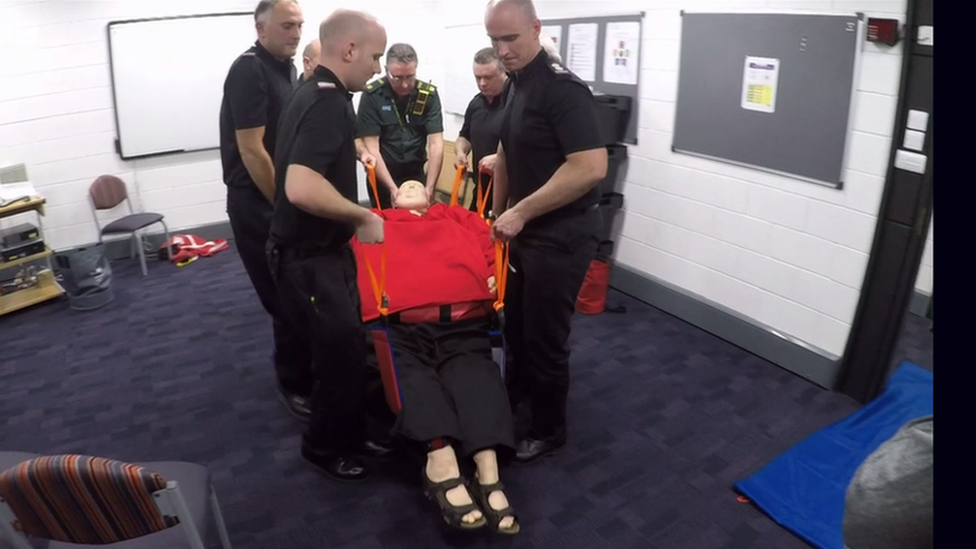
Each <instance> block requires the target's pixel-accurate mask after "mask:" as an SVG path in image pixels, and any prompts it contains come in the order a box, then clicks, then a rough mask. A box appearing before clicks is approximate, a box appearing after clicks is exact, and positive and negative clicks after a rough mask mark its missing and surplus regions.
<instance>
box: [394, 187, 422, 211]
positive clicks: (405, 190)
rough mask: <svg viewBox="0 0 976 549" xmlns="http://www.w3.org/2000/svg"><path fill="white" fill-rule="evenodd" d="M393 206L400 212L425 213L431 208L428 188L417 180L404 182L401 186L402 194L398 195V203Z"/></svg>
mask: <svg viewBox="0 0 976 549" xmlns="http://www.w3.org/2000/svg"><path fill="white" fill-rule="evenodd" d="M393 205H394V206H395V207H396V208H398V209H400V210H410V211H411V212H414V213H424V212H426V211H427V208H429V207H430V202H429V201H428V200H427V188H426V187H425V186H424V184H423V183H421V182H420V181H417V180H416V179H411V180H408V181H404V182H403V184H401V185H400V192H398V193H397V197H396V202H395V203H394V204H393Z"/></svg>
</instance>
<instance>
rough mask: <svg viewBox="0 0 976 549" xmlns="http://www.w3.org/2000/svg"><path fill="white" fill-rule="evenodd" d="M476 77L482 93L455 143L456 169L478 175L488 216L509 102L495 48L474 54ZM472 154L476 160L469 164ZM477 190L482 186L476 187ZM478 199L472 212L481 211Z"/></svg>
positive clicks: (470, 105) (470, 107)
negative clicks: (500, 136)
mask: <svg viewBox="0 0 976 549" xmlns="http://www.w3.org/2000/svg"><path fill="white" fill-rule="evenodd" d="M473 70H474V77H475V80H476V81H477V82H478V89H479V90H480V93H479V94H478V95H476V96H474V97H473V98H472V99H471V102H470V103H468V108H467V109H465V111H464V123H463V124H462V125H461V131H460V132H459V133H458V138H457V140H456V141H455V142H454V153H455V155H456V156H457V158H456V159H455V161H454V166H455V167H457V166H460V165H464V166H465V167H466V168H467V170H468V173H469V174H472V175H473V176H474V180H475V182H476V185H478V186H479V187H480V190H481V196H483V197H484V201H485V209H484V212H482V213H484V214H485V216H487V215H488V213H489V212H490V211H491V197H492V195H493V193H492V189H490V188H488V183H489V181H491V177H492V173H493V172H494V170H495V159H496V158H497V155H496V154H495V152H496V151H497V150H498V137H499V134H500V133H501V128H502V116H503V115H504V114H505V101H504V96H503V95H502V90H503V89H504V87H505V80H506V74H505V67H504V66H503V65H502V62H501V60H500V59H498V54H497V53H495V49H494V48H490V47H489V48H484V49H481V50H478V52H477V53H475V54H474V69H473ZM468 153H470V154H471V159H472V161H471V162H470V163H469V162H468ZM475 189H476V190H477V189H478V187H476V188H475ZM478 196H479V194H478V193H477V192H476V193H475V199H474V200H472V201H471V208H470V209H471V211H473V212H476V211H478V208H479V206H480V205H479V204H478Z"/></svg>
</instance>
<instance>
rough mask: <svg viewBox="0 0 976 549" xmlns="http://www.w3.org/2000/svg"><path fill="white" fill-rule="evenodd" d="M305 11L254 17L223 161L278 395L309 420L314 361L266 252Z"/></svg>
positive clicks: (237, 238)
mask: <svg viewBox="0 0 976 549" xmlns="http://www.w3.org/2000/svg"><path fill="white" fill-rule="evenodd" d="M303 22H304V19H303V17H302V9H301V7H299V5H298V4H297V3H296V2H293V1H289V0H262V1H261V2H260V3H258V5H257V8H256V9H255V10H254V27H255V31H256V34H257V41H256V42H255V43H254V45H253V46H251V48H250V49H248V50H247V51H245V52H244V53H242V54H241V55H240V56H239V57H238V58H237V59H236V60H234V63H233V64H232V65H231V67H230V70H229V71H228V73H227V78H226V80H225V81H224V98H223V102H222V103H221V105H220V160H221V165H222V167H223V172H224V184H226V185H227V217H228V218H229V220H230V227H231V230H232V231H233V233H234V244H235V245H236V247H237V251H238V253H239V254H240V256H241V262H242V263H243V264H244V269H245V270H246V271H247V275H248V277H249V278H250V280H251V284H252V286H253V287H254V290H255V291H256V292H257V294H258V298H259V299H260V300H261V305H263V306H264V309H265V311H267V312H268V314H269V315H270V316H271V319H272V329H273V331H274V365H275V372H276V374H277V378H278V379H277V388H278V392H279V394H280V396H281V399H282V400H283V401H284V402H285V404H286V405H287V407H288V410H289V411H290V412H291V413H292V414H294V415H295V416H297V417H299V418H301V419H307V418H308V415H309V408H308V396H309V394H310V393H311V391H312V373H311V366H312V358H311V356H310V355H309V354H308V352H307V350H306V349H307V345H306V344H305V342H303V341H301V339H300V338H298V337H297V333H296V331H295V330H293V329H291V328H290V327H288V326H287V322H286V321H285V318H284V315H283V312H282V311H281V303H280V299H279V296H278V294H277V290H276V289H275V283H274V280H272V278H271V273H270V272H268V261H267V259H266V258H265V255H264V246H265V244H266V243H267V241H268V232H269V231H270V229H271V216H272V209H273V206H272V203H273V202H274V196H275V170H274V163H273V160H272V159H273V158H274V154H275V141H276V135H277V133H276V132H277V129H278V118H279V117H280V115H281V110H282V109H283V108H284V106H285V103H286V102H287V101H288V97H289V96H290V95H291V93H292V91H293V90H294V87H295V76H296V74H295V73H296V70H295V65H294V64H293V63H292V58H293V57H294V55H295V52H296V50H297V49H298V43H299V42H300V41H301V38H302V23H303Z"/></svg>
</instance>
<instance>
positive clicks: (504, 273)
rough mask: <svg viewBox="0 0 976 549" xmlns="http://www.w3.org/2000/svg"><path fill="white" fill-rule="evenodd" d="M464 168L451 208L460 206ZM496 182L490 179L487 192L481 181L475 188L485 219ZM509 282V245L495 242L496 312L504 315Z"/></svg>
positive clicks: (457, 176) (460, 170) (459, 171)
mask: <svg viewBox="0 0 976 549" xmlns="http://www.w3.org/2000/svg"><path fill="white" fill-rule="evenodd" d="M464 172H465V170H464V166H463V165H462V166H458V168H457V172H456V173H455V174H454V189H453V190H452V191H451V206H457V205H458V194H459V193H460V190H461V184H462V183H464ZM484 173H488V172H486V171H484V170H480V169H479V170H478V178H479V179H480V178H481V175H482V174H484ZM493 182H494V177H489V178H488V185H486V186H485V190H484V191H482V190H481V185H480V184H479V183H480V181H476V182H475V187H477V188H478V198H477V201H478V202H477V204H478V215H480V216H481V217H485V208H486V207H487V206H488V193H489V192H490V191H491V184H492V183H493ZM486 222H487V223H488V226H489V227H491V223H492V220H491V219H488V220H486ZM506 282H508V245H507V244H503V243H501V242H497V241H496V242H495V288H496V294H495V295H497V298H496V299H495V304H494V307H495V311H497V312H498V313H499V315H501V314H502V309H504V308H505V284H506Z"/></svg>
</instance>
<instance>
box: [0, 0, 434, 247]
mask: <svg viewBox="0 0 976 549" xmlns="http://www.w3.org/2000/svg"><path fill="white" fill-rule="evenodd" d="M424 4H425V3H424V2H411V3H409V4H402V3H395V2H383V1H379V0H366V1H363V2H359V3H358V4H357V6H356V7H357V8H359V9H365V10H368V11H371V12H373V13H375V14H376V15H377V16H379V17H380V18H381V20H382V21H383V22H384V23H385V25H386V27H387V32H388V38H389V41H390V43H392V42H395V41H406V42H411V43H413V45H414V46H415V47H416V48H417V50H418V53H419V55H420V58H421V65H420V68H419V70H418V73H419V75H420V77H421V78H428V79H434V80H436V81H441V80H443V76H442V75H443V73H444V69H443V63H444V61H443V59H444V54H443V52H442V51H441V49H440V48H438V47H436V42H435V40H436V38H437V37H438V36H439V35H438V34H437V33H434V34H433V35H430V34H428V33H418V32H415V31H414V30H413V29H412V28H411V27H410V25H414V28H421V26H420V24H419V21H420V19H421V18H427V17H429V14H430V13H431V12H432V11H433V10H432V9H429V8H430V7H432V5H433V2H427V4H430V6H428V7H425V5H424ZM256 5H257V0H209V1H200V0H194V1H189V0H176V1H168V2H162V1H145V0H139V1H131V0H129V1H92V0H73V1H72V0H40V1H38V0H35V1H30V2H27V1H0V52H2V55H0V75H2V79H0V166H2V165H7V164H16V163H22V162H23V163H26V164H27V168H28V174H29V176H30V178H31V180H32V182H33V183H34V184H35V186H36V187H37V188H38V190H39V191H40V192H41V193H42V194H44V196H45V197H46V198H47V200H48V204H49V207H48V210H47V216H46V218H45V219H44V224H45V229H46V236H47V238H48V240H49V242H50V244H51V245H52V246H53V247H54V248H55V249H63V248H66V247H71V246H75V245H80V244H86V243H89V242H93V241H95V240H96V239H97V234H96V229H95V225H94V222H93V221H92V218H91V212H90V210H89V208H88V205H87V194H86V193H87V189H88V186H89V185H90V184H91V182H92V181H93V180H94V179H95V178H96V177H98V176H99V175H102V174H115V175H118V176H119V177H121V178H122V179H123V180H125V181H126V183H127V184H128V185H129V189H130V194H132V197H133V200H134V206H135V207H136V208H137V209H139V208H142V209H145V210H150V211H157V212H160V213H163V214H164V215H165V216H166V221H167V223H168V224H169V227H170V229H171V230H181V229H186V228H192V227H197V226H200V225H204V224H209V223H216V222H221V221H225V220H226V219H227V217H226V213H225V207H224V196H225V189H224V185H223V182H222V175H221V168H220V155H219V153H218V152H217V151H204V152H197V153H190V154H181V155H175V156H169V157H159V158H151V159H142V160H136V161H128V162H127V161H123V160H121V159H120V158H119V156H118V155H117V154H116V153H115V150H114V139H115V136H116V134H115V119H114V112H113V110H112V89H111V81H110V77H109V66H108V43H107V31H106V25H107V24H108V22H109V21H113V20H120V19H131V18H136V17H159V16H173V15H192V14H202V13H218V12H229V11H250V10H253V9H254V7H255V6H256ZM301 5H302V8H303V11H304V15H305V21H306V24H305V29H304V37H303V41H302V44H301V48H304V47H305V44H306V43H307V42H308V41H310V40H311V39H312V38H314V37H315V36H317V34H318V24H319V23H320V22H321V20H322V19H323V18H325V17H326V16H327V15H328V14H329V13H330V12H331V11H332V10H334V9H335V8H336V7H338V6H337V4H336V3H335V2H324V1H312V0H303V1H302V2H301ZM425 20H426V19H425ZM435 27H437V28H439V26H437V25H435ZM173 38H174V40H178V39H179V40H185V39H195V40H199V41H200V47H201V48H205V47H207V45H206V40H207V37H206V36H200V37H173ZM248 46H249V44H247V43H245V44H241V51H243V50H244V49H246V48H247V47H248ZM146 62H147V63H151V62H152V60H151V59H147V60H146ZM297 65H298V66H299V67H301V61H300V59H299V60H298V61H297ZM226 69H227V68H226V67H221V68H219V69H218V70H220V71H226ZM363 190H365V187H363Z"/></svg>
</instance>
